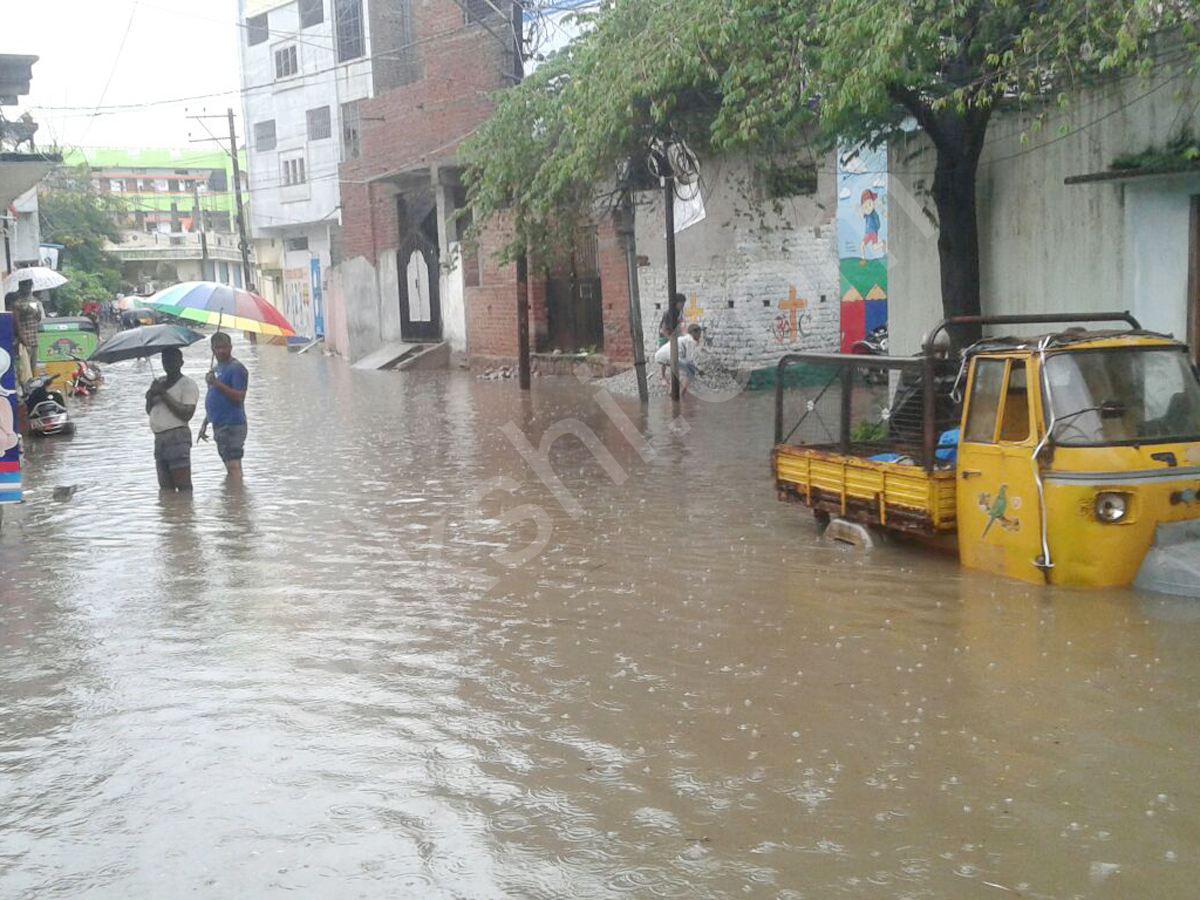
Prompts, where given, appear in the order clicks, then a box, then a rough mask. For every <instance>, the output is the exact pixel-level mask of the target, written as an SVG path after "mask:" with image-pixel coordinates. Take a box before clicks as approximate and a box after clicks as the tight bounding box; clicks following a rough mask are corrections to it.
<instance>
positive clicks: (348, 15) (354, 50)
mask: <svg viewBox="0 0 1200 900" xmlns="http://www.w3.org/2000/svg"><path fill="white" fill-rule="evenodd" d="M333 15H334V24H335V26H336V30H337V59H338V62H346V60H349V59H358V58H359V57H360V56H362V55H363V54H364V53H365V52H366V48H365V46H364V41H363V15H362V0H333Z"/></svg>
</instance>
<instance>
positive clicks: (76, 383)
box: [67, 356, 104, 397]
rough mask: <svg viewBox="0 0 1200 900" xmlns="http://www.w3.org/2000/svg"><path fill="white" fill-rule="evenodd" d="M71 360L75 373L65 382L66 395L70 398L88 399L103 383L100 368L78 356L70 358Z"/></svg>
mask: <svg viewBox="0 0 1200 900" xmlns="http://www.w3.org/2000/svg"><path fill="white" fill-rule="evenodd" d="M71 359H73V360H75V371H74V372H73V373H72V374H71V380H70V381H69V382H67V393H68V394H70V395H71V396H72V397H89V396H91V395H92V394H94V393H96V391H98V390H99V389H100V385H101V384H102V383H103V382H104V375H103V373H102V372H101V371H100V367H99V366H98V365H96V364H95V363H90V362H88V361H87V360H83V359H80V358H79V357H78V356H72V357H71Z"/></svg>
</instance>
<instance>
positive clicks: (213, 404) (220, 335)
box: [200, 331, 250, 481]
mask: <svg viewBox="0 0 1200 900" xmlns="http://www.w3.org/2000/svg"><path fill="white" fill-rule="evenodd" d="M211 343H212V351H213V356H215V357H216V360H217V364H216V366H215V367H214V368H213V369H212V370H211V371H209V373H208V374H207V375H205V376H204V380H205V381H206V382H208V396H207V397H205V399H204V410H205V412H206V413H207V414H208V415H207V417H206V418H205V420H204V424H203V425H201V426H200V440H202V441H206V440H208V426H209V425H210V424H211V425H212V427H213V440H215V441H216V442H217V453H218V454H219V455H220V457H221V461H222V462H224V463H225V471H226V473H227V474H228V476H229V480H230V481H241V480H242V453H243V449H244V448H245V446H246V405H245V404H246V390H247V388H248V387H249V386H250V373H249V372H247V371H246V367H245V366H243V365H242V364H241V363H240V362H239V361H238V360H236V359H234V357H233V341H231V340H230V339H229V335H228V334H226V333H225V332H223V331H218V332H217V333H216V334H214V335H213V336H212V342H211Z"/></svg>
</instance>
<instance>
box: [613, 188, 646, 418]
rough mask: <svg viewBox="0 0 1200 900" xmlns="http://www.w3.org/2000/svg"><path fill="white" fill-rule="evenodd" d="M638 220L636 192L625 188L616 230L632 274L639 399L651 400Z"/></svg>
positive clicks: (632, 328) (631, 320) (631, 330)
mask: <svg viewBox="0 0 1200 900" xmlns="http://www.w3.org/2000/svg"><path fill="white" fill-rule="evenodd" d="M636 222H637V219H636V217H635V216H634V211H633V193H632V192H631V191H626V192H625V193H624V196H622V198H621V206H620V208H619V209H618V210H617V233H618V234H619V235H620V236H621V239H622V241H623V242H624V244H625V268H626V269H627V270H628V276H629V339H630V340H631V341H632V342H633V368H634V371H635V372H636V373H637V386H638V399H639V400H641V401H642V402H643V403H647V402H649V400H650V389H649V386H648V385H647V384H646V339H645V336H644V334H643V333H642V301H641V298H640V296H639V295H638V276H637V241H636V239H635V236H634V230H635V225H636Z"/></svg>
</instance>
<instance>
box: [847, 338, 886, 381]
mask: <svg viewBox="0 0 1200 900" xmlns="http://www.w3.org/2000/svg"><path fill="white" fill-rule="evenodd" d="M850 352H851V353H857V354H860V355H863V356H887V355H888V329H887V326H886V325H880V326H879V327H878V328H875V329H872V331H871V333H870V334H869V335H867V336H866V337H865V338H863V339H862V340H861V341H855V342H854V344H853V345H852V346H851V347H850ZM864 377H865V379H866V382H867V383H868V384H887V380H888V370H887V369H867V371H866V373H865V376H864Z"/></svg>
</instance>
